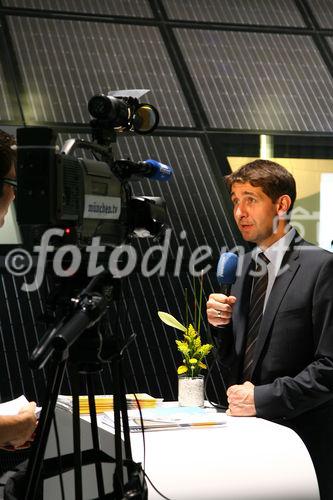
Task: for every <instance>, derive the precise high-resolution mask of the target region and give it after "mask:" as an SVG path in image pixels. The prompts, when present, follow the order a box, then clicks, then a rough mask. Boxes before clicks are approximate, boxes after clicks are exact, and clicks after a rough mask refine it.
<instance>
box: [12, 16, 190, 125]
mask: <svg viewBox="0 0 333 500" xmlns="http://www.w3.org/2000/svg"><path fill="white" fill-rule="evenodd" d="M7 19H8V25H9V28H10V33H11V37H12V40H13V43H14V47H15V53H16V56H17V60H18V64H19V69H20V72H21V78H22V81H23V85H24V88H25V100H26V103H27V104H26V106H25V108H24V114H25V119H26V121H27V122H28V123H32V122H36V121H37V122H41V121H42V122H43V121H48V122H79V123H80V122H81V123H82V122H87V121H89V119H90V116H89V113H88V109H87V105H88V101H89V99H90V98H91V97H92V96H93V95H94V94H96V93H107V92H108V91H109V90H122V89H136V88H139V89H150V90H151V92H150V93H149V94H148V95H147V96H145V98H144V100H147V101H148V102H150V103H151V104H153V105H155V106H156V107H158V109H159V110H160V125H169V126H170V125H173V126H175V125H176V126H183V127H184V126H190V125H191V124H192V121H191V117H190V113H189V110H188V108H187V105H186V102H185V100H184V97H183V95H182V91H181V89H180V86H179V83H178V81H177V77H176V74H175V72H174V70H173V67H172V65H171V62H170V59H169V56H168V54H167V52H166V50H165V47H164V45H163V43H162V40H161V36H160V34H159V31H158V29H157V28H155V27H150V26H135V25H128V24H106V23H94V22H81V21H62V20H53V19H35V18H26V17H16V16H15V17H13V16H10V17H8V18H7Z"/></svg>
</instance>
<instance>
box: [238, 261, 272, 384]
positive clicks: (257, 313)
mask: <svg viewBox="0 0 333 500" xmlns="http://www.w3.org/2000/svg"><path fill="white" fill-rule="evenodd" d="M268 263H269V260H268V259H267V257H266V256H265V255H264V253H263V252H261V253H260V254H259V255H258V257H257V263H256V269H255V271H256V275H257V276H254V277H253V286H252V294H251V300H250V310H249V316H248V324H247V338H246V347H245V354H244V368H243V380H244V381H245V380H250V378H251V374H252V364H253V355H254V349H255V345H256V341H257V338H258V333H259V329H260V325H261V319H262V315H263V308H264V302H265V296H266V289H267V283H268V272H267V264H268Z"/></svg>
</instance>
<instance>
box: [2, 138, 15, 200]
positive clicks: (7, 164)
mask: <svg viewBox="0 0 333 500" xmlns="http://www.w3.org/2000/svg"><path fill="white" fill-rule="evenodd" d="M15 144H16V140H15V137H13V136H12V135H9V134H7V132H4V131H3V130H0V196H1V195H2V188H3V184H2V182H1V179H3V178H4V177H6V176H7V175H8V173H9V171H10V169H11V167H12V165H13V163H15V162H16V151H15V150H13V149H11V146H13V145H15Z"/></svg>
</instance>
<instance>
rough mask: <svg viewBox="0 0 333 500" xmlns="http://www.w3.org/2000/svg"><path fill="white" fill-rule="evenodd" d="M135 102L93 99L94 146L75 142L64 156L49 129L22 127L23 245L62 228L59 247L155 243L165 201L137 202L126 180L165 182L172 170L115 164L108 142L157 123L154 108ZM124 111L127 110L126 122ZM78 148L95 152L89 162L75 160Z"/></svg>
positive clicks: (19, 196)
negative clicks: (137, 239) (152, 240)
mask: <svg viewBox="0 0 333 500" xmlns="http://www.w3.org/2000/svg"><path fill="white" fill-rule="evenodd" d="M133 101H135V102H136V101H137V100H135V99H134V100H133V99H131V98H116V97H108V96H100V95H98V96H94V97H93V98H92V99H91V100H90V103H89V104H90V106H89V109H95V108H96V109H97V110H98V111H99V114H100V115H101V116H100V117H99V115H98V118H94V119H93V120H92V121H91V127H92V135H93V142H88V141H84V140H74V139H70V140H69V141H66V143H65V145H64V147H63V149H62V151H61V152H59V151H57V146H56V141H57V134H56V133H55V131H54V130H52V129H51V128H48V127H24V128H19V129H18V131H17V147H18V159H17V178H18V193H17V203H16V206H17V220H18V223H19V225H20V227H21V230H22V233H23V240H24V241H23V242H24V244H25V245H26V246H28V247H31V248H32V247H33V246H34V245H36V244H39V242H40V239H41V236H42V234H43V233H44V232H45V230H46V229H48V228H50V227H59V228H63V229H64V237H63V239H62V243H64V242H68V243H72V244H77V245H78V246H80V247H86V246H88V245H89V244H90V243H91V240H92V238H93V237H100V244H101V245H106V246H109V247H116V246H118V245H121V244H122V243H124V242H125V241H126V240H128V239H129V238H130V237H133V236H136V237H153V238H156V239H158V238H159V237H160V236H162V234H164V229H165V227H166V223H165V222H166V207H165V202H164V201H163V200H162V199H161V198H157V197H146V196H140V197H134V196H132V192H131V187H130V185H129V182H128V181H129V179H130V178H131V177H132V176H134V177H135V178H140V177H148V178H151V179H156V180H168V178H169V177H170V176H171V174H172V169H171V167H167V166H166V165H162V164H160V163H159V162H157V161H155V160H146V161H145V162H138V163H135V162H132V161H130V160H115V159H114V158H113V151H112V147H111V141H113V142H115V141H116V132H117V133H123V132H126V133H127V132H128V131H131V130H133V131H137V132H139V133H147V131H148V130H150V129H151V128H150V129H149V127H151V125H152V124H153V123H156V121H155V122H154V120H152V119H151V116H150V108H149V105H147V104H146V105H142V106H141V105H138V104H136V106H134V105H133ZM128 102H130V105H128ZM91 103H93V104H94V103H95V104H94V106H92V105H91ZM96 103H97V104H98V105H99V106H96ZM105 103H109V104H108V106H106V112H104V114H103V113H102V112H101V110H102V106H101V104H103V106H104V107H105ZM115 103H116V104H117V105H115ZM118 103H119V104H118ZM124 108H125V109H128V113H127V121H126V120H125V119H124V116H125V114H124ZM103 109H104V108H103ZM110 109H111V111H112V112H111V111H110ZM147 109H148V110H149V112H148V111H147ZM94 112H95V111H94ZM117 113H118V114H117ZM154 113H157V112H156V110H154ZM147 116H148V117H149V118H147ZM154 116H155V114H154ZM126 123H127V126H126ZM139 124H141V127H142V130H144V132H140V130H141V129H140V128H139ZM76 149H85V150H88V151H90V153H91V156H92V159H88V158H78V157H77V156H76V155H75V156H74V154H72V153H74V151H75V150H76Z"/></svg>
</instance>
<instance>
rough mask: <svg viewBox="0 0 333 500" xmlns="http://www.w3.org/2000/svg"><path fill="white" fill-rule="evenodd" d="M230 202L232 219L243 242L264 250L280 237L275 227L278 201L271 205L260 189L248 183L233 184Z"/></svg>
mask: <svg viewBox="0 0 333 500" xmlns="http://www.w3.org/2000/svg"><path fill="white" fill-rule="evenodd" d="M231 200H232V203H233V205H234V217H235V220H236V223H237V226H238V228H239V230H240V232H241V233H242V236H243V238H244V240H246V241H251V242H253V243H256V244H257V245H258V246H260V247H261V248H262V249H264V248H267V247H269V246H270V245H272V244H273V243H274V242H275V241H277V240H278V239H279V238H280V237H281V234H280V228H279V225H278V226H277V222H278V211H279V207H280V204H279V200H277V202H275V203H273V201H272V200H271V199H270V198H269V196H267V195H266V194H265V193H264V192H263V190H262V188H261V187H254V186H252V185H251V184H250V183H249V182H245V183H244V184H243V183H240V182H235V183H234V184H233V185H232V189H231Z"/></svg>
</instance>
